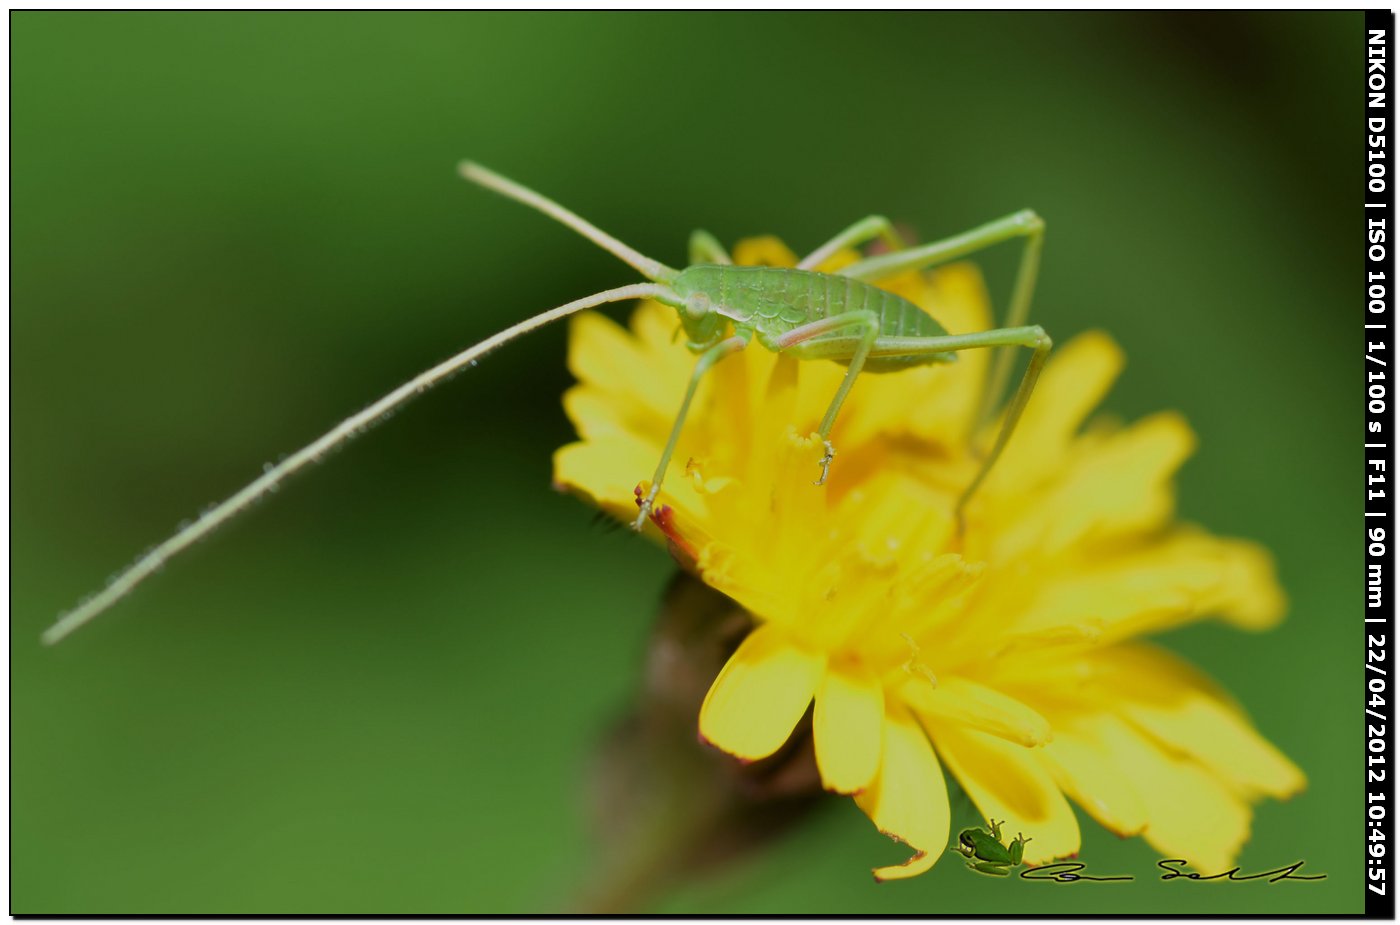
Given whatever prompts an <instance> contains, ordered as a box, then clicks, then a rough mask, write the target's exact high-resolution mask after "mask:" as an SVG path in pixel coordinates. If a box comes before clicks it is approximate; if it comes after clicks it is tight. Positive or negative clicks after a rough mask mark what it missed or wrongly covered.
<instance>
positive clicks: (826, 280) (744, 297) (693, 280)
mask: <svg viewBox="0 0 1400 925" xmlns="http://www.w3.org/2000/svg"><path fill="white" fill-rule="evenodd" d="M671 288H672V289H673V290H674V291H675V293H676V294H677V295H678V296H680V297H681V301H680V303H679V304H680V305H682V306H683V305H684V304H685V300H687V299H693V298H694V297H695V296H697V295H699V294H703V295H704V296H705V297H706V298H708V299H709V300H710V303H711V305H712V306H713V312H712V314H710V315H707V316H705V317H704V319H703V320H702V321H701V322H699V325H705V327H701V326H699V325H697V323H696V322H694V321H690V322H688V323H687V335H688V336H689V337H690V341H689V345H690V346H691V349H695V348H696V347H701V348H703V347H706V346H711V345H712V344H713V342H714V340H715V339H716V334H717V333H718V332H719V331H722V330H723V325H722V324H715V322H716V321H720V322H722V321H723V320H724V319H728V320H729V321H730V322H731V323H732V326H733V328H734V330H735V332H736V333H742V332H744V331H752V332H753V333H755V334H756V335H757V337H758V342H759V343H760V344H762V345H763V346H764V347H766V348H767V349H769V350H772V351H774V352H777V351H779V350H782V349H783V347H782V345H781V341H780V340H779V339H780V338H781V336H782V335H784V334H788V333H790V332H791V331H793V330H794V329H796V328H798V327H800V326H801V325H804V324H810V323H811V322H813V321H821V320H824V319H831V318H835V317H838V316H840V315H845V314H850V313H854V312H874V313H875V317H876V324H877V330H878V333H879V335H880V336H886V337H944V336H947V334H948V332H947V331H946V330H945V329H944V328H943V325H941V324H939V323H938V322H937V321H936V320H935V319H934V318H933V316H932V315H930V314H928V313H927V312H925V311H924V310H923V309H921V308H919V306H917V305H915V304H914V303H913V302H910V301H909V300H908V299H906V298H903V297H902V296H898V295H896V294H895V293H893V292H890V291H888V290H886V289H881V288H880V287H878V286H874V285H871V284H870V283H867V282H862V281H861V280H857V279H852V278H850V277H849V276H837V275H835V274H833V273H817V272H815V271H812V270H795V269H788V268H786V267H734V266H705V265H699V266H691V267H687V268H686V269H685V270H683V271H681V273H680V274H679V275H678V276H677V277H676V278H675V280H674V281H673V282H672V283H671ZM836 339H840V334H839V333H832V334H826V335H824V336H823V337H820V338H816V339H814V340H813V341H811V342H809V343H813V344H816V343H820V342H821V341H823V340H826V341H830V340H836ZM791 349H793V350H795V351H800V350H801V345H799V346H798V347H795V348H791ZM799 355H800V354H799ZM832 359H834V360H836V361H837V362H840V363H847V364H849V362H850V359H851V358H850V357H849V356H835V357H832ZM956 359H957V354H956V353H934V354H928V355H922V356H905V357H897V356H889V357H870V358H869V359H867V360H866V363H865V372H869V373H883V372H895V371H897V370H901V369H907V368H908V367H910V366H916V365H924V364H928V363H951V362H953V361H954V360H956Z"/></svg>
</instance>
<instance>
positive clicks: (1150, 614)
mask: <svg viewBox="0 0 1400 925" xmlns="http://www.w3.org/2000/svg"><path fill="white" fill-rule="evenodd" d="M1064 571H1065V575H1064V576H1063V577H1058V576H1057V577H1054V578H1051V579H1049V580H1048V581H1046V582H1044V583H1043V584H1042V585H1041V586H1040V587H1039V588H1038V589H1037V590H1036V593H1035V596H1034V598H1033V599H1032V600H1031V601H1030V603H1029V606H1025V607H1018V608H1015V609H1016V611H1017V612H1018V613H1019V616H1018V618H1017V621H1016V624H1015V627H1014V629H1015V631H1016V632H1017V633H1022V634H1024V633H1037V632H1049V631H1051V630H1053V629H1054V628H1055V627H1060V626H1075V625H1082V624H1084V622H1085V621H1086V620H1088V621H1092V622H1094V623H1097V624H1099V625H1100V626H1101V628H1102V630H1103V633H1104V635H1105V636H1106V637H1107V638H1108V640H1109V641H1112V640H1115V639H1123V638H1126V637H1130V636H1136V635H1141V634H1143V633H1149V632H1158V631H1161V630H1163V629H1168V628H1170V627H1172V626H1175V625H1178V624H1180V623H1184V622H1187V621H1190V620H1196V619H1200V618H1203V617H1209V616H1223V617H1225V618H1226V619H1228V620H1230V621H1231V622H1233V623H1235V624H1236V625H1242V626H1244V627H1246V628H1249V629H1264V628H1267V627H1268V626H1270V625H1272V624H1273V623H1276V622H1278V620H1279V619H1281V618H1282V615H1283V611H1284V608H1285V604H1286V602H1285V600H1284V596H1283V592H1282V590H1280V589H1279V587H1278V583H1277V580H1276V579H1275V578H1274V573H1273V566H1272V560H1271V558H1270V557H1269V555H1268V553H1267V552H1265V551H1264V550H1262V549H1259V548H1258V547H1257V546H1255V545H1254V544H1253V543H1247V542H1244V541H1240V540H1228V539H1220V538H1218V537H1213V536H1210V535H1209V534H1206V533H1204V532H1203V531H1200V530H1196V529H1192V528H1180V529H1177V530H1174V531H1172V532H1171V533H1169V534H1167V535H1166V536H1164V537H1162V538H1160V539H1158V540H1155V541H1153V542H1150V543H1147V544H1140V545H1136V546H1132V547H1128V548H1126V549H1122V550H1118V549H1113V548H1108V549H1104V550H1102V551H1101V552H1099V553H1097V554H1096V555H1094V556H1093V557H1091V558H1090V560H1089V561H1087V562H1086V563H1085V564H1084V565H1083V566H1081V567H1079V568H1076V569H1066V570H1064Z"/></svg>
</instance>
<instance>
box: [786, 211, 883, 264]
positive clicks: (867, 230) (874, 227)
mask: <svg viewBox="0 0 1400 925" xmlns="http://www.w3.org/2000/svg"><path fill="white" fill-rule="evenodd" d="M875 238H884V239H885V243H886V244H888V245H889V246H890V250H892V251H900V250H903V249H904V239H903V238H901V237H900V236H899V232H897V231H895V230H894V224H893V223H892V222H890V220H889V219H887V218H885V217H884V216H883V215H867V216H866V217H865V218H863V219H861V220H860V221H858V222H856V223H855V224H854V225H852V226H850V227H849V228H847V229H845V230H843V231H842V232H841V233H840V234H838V235H837V236H836V237H834V238H832V239H831V240H830V241H827V242H826V243H825V244H823V245H822V246H821V247H819V248H817V249H816V250H814V251H812V252H811V253H810V254H808V255H807V256H806V257H803V258H802V261H801V262H800V263H798V264H797V269H799V270H811V269H815V268H816V267H819V266H821V265H822V263H824V262H825V261H826V260H827V258H829V257H830V256H831V255H832V254H834V253H836V252H837V251H839V250H840V249H841V248H843V247H854V246H856V245H857V244H864V243H865V242H866V241H873V240H874V239H875Z"/></svg>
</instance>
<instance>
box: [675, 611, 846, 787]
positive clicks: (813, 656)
mask: <svg viewBox="0 0 1400 925" xmlns="http://www.w3.org/2000/svg"><path fill="white" fill-rule="evenodd" d="M825 666H826V657H825V656H824V655H820V654H817V653H812V652H807V651H804V650H802V649H799V648H797V647H796V646H794V645H792V644H791V643H790V642H789V641H788V639H787V637H786V636H785V635H784V634H783V633H782V632H780V631H779V630H777V629H775V628H774V627H772V626H766V625H765V626H760V627H759V628H758V629H756V630H754V631H753V632H752V633H750V634H749V636H748V638H747V639H745V640H744V641H743V643H742V644H741V645H740V646H739V649H738V651H736V652H735V653H734V654H733V655H732V656H730V659H729V662H728V663H727V664H726V665H725V666H724V669H723V670H722V671H721V672H720V673H719V677H717V678H715V683H714V684H713V685H711V686H710V692H709V693H708V694H706V695H705V702H704V703H703V704H702V705H701V707H700V735H701V736H702V737H703V738H704V739H705V740H706V741H707V742H710V743H711V744H713V745H715V746H717V747H719V748H721V749H723V750H724V751H726V752H729V753H730V754H731V755H734V756H736V757H738V758H742V759H744V760H746V761H756V760H758V759H759V758H766V757H768V756H769V755H771V754H773V752H775V751H777V750H778V749H779V748H780V747H781V746H782V744H783V743H784V742H786V741H787V739H788V736H789V735H791V734H792V730H793V728H794V727H795V726H796V725H797V723H798V721H799V720H800V719H802V715H803V714H804V713H806V712H807V705H808V704H810V703H811V702H812V694H813V693H814V692H815V690H816V688H817V681H818V680H820V679H821V676H822V670H823V668H825Z"/></svg>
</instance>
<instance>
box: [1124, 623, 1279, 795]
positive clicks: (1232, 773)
mask: <svg viewBox="0 0 1400 925" xmlns="http://www.w3.org/2000/svg"><path fill="white" fill-rule="evenodd" d="M1102 660H1103V661H1104V662H1105V663H1106V664H1107V665H1110V666H1111V669H1110V670H1106V671H1104V672H1103V674H1102V675H1101V677H1100V681H1099V684H1100V686H1101V687H1102V688H1103V689H1104V690H1105V691H1106V692H1107V693H1108V702H1110V703H1113V704H1114V705H1115V706H1116V707H1117V709H1118V711H1119V712H1120V713H1121V714H1123V715H1124V716H1125V717H1127V719H1128V720H1129V721H1131V722H1132V723H1133V724H1134V725H1135V726H1138V727H1139V728H1141V729H1143V730H1145V731H1146V732H1148V733H1149V734H1150V735H1151V736H1152V737H1153V738H1155V739H1157V740H1158V741H1159V742H1161V743H1162V744H1163V745H1166V746H1167V747H1168V748H1170V749H1173V750H1176V751H1179V752H1182V753H1184V754H1186V755H1189V756H1190V757H1192V758H1194V759H1195V760H1196V761H1198V762H1200V764H1201V765H1203V766H1204V767H1205V768H1206V769H1207V770H1209V771H1211V772H1213V773H1214V774H1215V775H1217V776H1219V777H1221V778H1223V779H1225V780H1229V781H1233V782H1234V783H1235V784H1237V785H1239V786H1240V787H1241V788H1242V789H1243V790H1244V791H1245V792H1246V793H1253V792H1262V793H1266V794H1268V795H1269V796H1271V797H1275V798H1278V799H1287V798H1288V797H1291V796H1293V795H1294V794H1296V793H1298V792H1299V791H1300V790H1302V789H1303V786H1304V784H1305V783H1306V778H1305V777H1304V776H1303V772H1302V771H1300V770H1299V769H1298V767H1297V766H1296V765H1294V764H1293V762H1291V761H1289V760H1288V759H1287V758H1286V757H1284V755H1283V753H1282V752H1280V751H1279V750H1278V749H1277V748H1275V747H1274V746H1273V745H1272V744H1271V743H1270V742H1269V741H1268V740H1267V739H1265V738H1264V737H1263V736H1261V735H1260V734H1259V733H1258V732H1256V731H1255V729H1254V727H1253V726H1252V725H1251V724H1250V722H1249V720H1248V718H1246V717H1245V716H1244V715H1243V714H1242V713H1240V712H1239V710H1238V709H1237V708H1236V707H1235V706H1234V705H1233V704H1230V703H1228V702H1227V701H1225V700H1223V699H1222V698H1221V697H1219V696H1216V694H1215V693H1214V687H1215V686H1214V685H1213V684H1211V683H1210V682H1208V681H1206V680H1205V679H1204V678H1203V677H1202V676H1201V675H1200V673H1199V672H1197V671H1196V670H1195V669H1194V668H1192V667H1191V666H1189V665H1187V664H1186V663H1185V662H1183V661H1182V660H1181V659H1179V658H1177V657H1176V656H1174V655H1172V654H1171V653H1169V652H1166V651H1164V650H1162V649H1158V648H1156V647H1155V646H1147V645H1123V646H1116V647H1115V648H1114V649H1113V650H1112V651H1111V652H1109V653H1105V654H1104V655H1103V656H1102Z"/></svg>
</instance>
